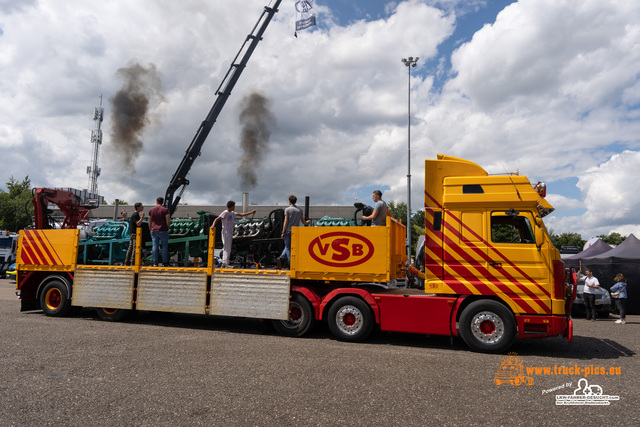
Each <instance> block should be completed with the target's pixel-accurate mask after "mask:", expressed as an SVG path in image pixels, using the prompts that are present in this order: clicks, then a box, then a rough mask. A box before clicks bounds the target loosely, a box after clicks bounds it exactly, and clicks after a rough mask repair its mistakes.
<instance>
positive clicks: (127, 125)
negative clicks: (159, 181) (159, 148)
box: [110, 63, 164, 173]
mask: <svg viewBox="0 0 640 427" xmlns="http://www.w3.org/2000/svg"><path fill="white" fill-rule="evenodd" d="M116 76H118V77H119V78H120V79H122V88H121V89H120V90H119V91H118V92H117V93H116V94H115V96H114V97H113V98H111V100H110V101H111V144H112V148H113V149H114V150H115V151H116V152H117V153H118V155H119V157H120V159H121V160H122V162H123V165H122V166H124V167H125V168H126V170H127V171H129V172H131V173H133V172H135V168H134V163H135V160H136V159H137V158H138V156H139V155H140V152H141V151H142V148H143V147H144V144H143V142H142V139H141V136H142V134H143V133H144V130H145V127H146V126H147V125H148V124H149V123H150V122H151V120H150V119H149V117H148V115H149V110H150V108H152V107H154V106H155V105H156V104H157V103H159V102H161V101H164V96H163V95H162V84H161V81H160V76H159V75H158V72H157V70H156V67H155V65H153V64H149V67H148V68H145V67H143V66H142V65H140V64H137V63H136V64H132V65H129V66H128V67H124V68H120V69H119V70H118V71H117V73H116Z"/></svg>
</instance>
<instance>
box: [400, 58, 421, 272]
mask: <svg viewBox="0 0 640 427" xmlns="http://www.w3.org/2000/svg"><path fill="white" fill-rule="evenodd" d="M418 59H420V58H419V57H415V58H414V57H413V56H410V57H409V58H402V59H401V61H402V63H403V64H404V65H406V66H407V70H408V71H409V82H408V86H407V94H408V95H407V98H408V101H407V111H408V125H407V265H411V67H415V66H416V64H417V63H418Z"/></svg>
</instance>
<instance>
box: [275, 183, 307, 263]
mask: <svg viewBox="0 0 640 427" xmlns="http://www.w3.org/2000/svg"><path fill="white" fill-rule="evenodd" d="M297 201H298V198H297V197H296V196H294V195H293V194H292V195H291V196H289V207H288V208H287V209H285V210H284V224H283V225H282V236H281V237H282V238H283V239H284V250H283V251H282V254H280V256H279V257H278V258H277V259H276V263H277V266H278V268H282V266H285V267H286V268H289V264H290V262H291V227H298V226H299V225H300V222H301V221H302V223H303V224H304V225H309V220H308V219H307V218H303V217H302V209H300V208H299V207H297V206H296V202H297Z"/></svg>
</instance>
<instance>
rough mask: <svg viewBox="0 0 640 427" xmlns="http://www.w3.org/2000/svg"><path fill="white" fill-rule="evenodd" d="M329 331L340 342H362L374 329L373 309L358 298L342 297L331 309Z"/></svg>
mask: <svg viewBox="0 0 640 427" xmlns="http://www.w3.org/2000/svg"><path fill="white" fill-rule="evenodd" d="M327 321H328V323H329V329H330V330H331V333H332V334H333V336H334V337H336V338H337V339H339V340H340V341H352V342H356V341H362V340H364V339H365V338H367V337H368V336H369V334H370V333H371V330H372V329H373V323H374V320H373V313H372V312H371V308H370V307H369V306H368V305H367V304H366V303H365V302H364V301H362V300H361V299H359V298H356V297H342V298H340V299H339V300H337V301H336V302H335V303H333V305H332V306H331V308H330V309H329V317H328V319H327Z"/></svg>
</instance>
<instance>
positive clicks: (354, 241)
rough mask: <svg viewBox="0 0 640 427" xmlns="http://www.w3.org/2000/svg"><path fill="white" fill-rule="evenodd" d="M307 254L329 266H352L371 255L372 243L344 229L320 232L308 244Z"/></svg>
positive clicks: (369, 257) (364, 260)
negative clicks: (320, 233)
mask: <svg viewBox="0 0 640 427" xmlns="http://www.w3.org/2000/svg"><path fill="white" fill-rule="evenodd" d="M309 255H311V258H313V259H314V260H316V261H318V262H319V263H320V264H323V265H327V266H329V267H354V266H356V265H360V264H364V263H365V262H367V261H369V259H371V257H372V256H373V243H371V242H370V241H369V240H367V239H366V238H364V237H363V236H361V235H359V234H355V233H349V232H346V231H336V232H332V233H325V234H322V235H320V236H318V237H316V238H315V239H313V240H312V241H311V243H310V244H309Z"/></svg>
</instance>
